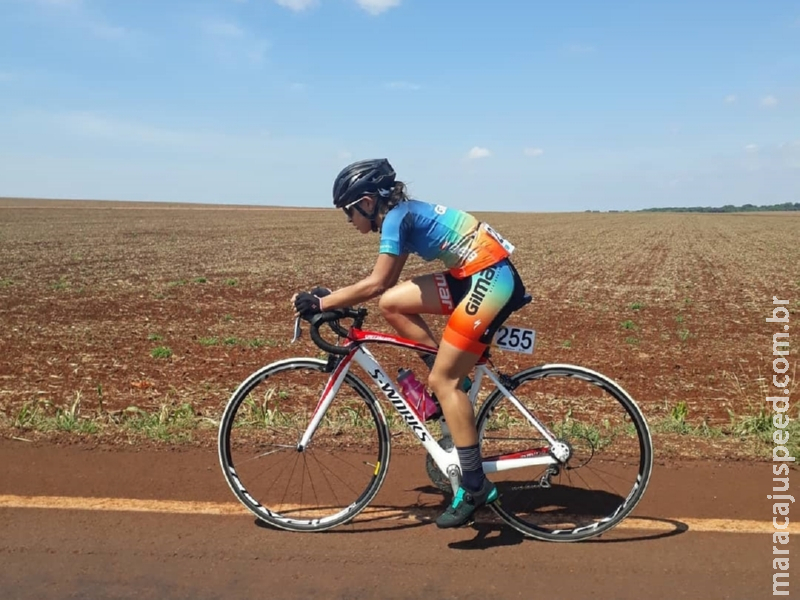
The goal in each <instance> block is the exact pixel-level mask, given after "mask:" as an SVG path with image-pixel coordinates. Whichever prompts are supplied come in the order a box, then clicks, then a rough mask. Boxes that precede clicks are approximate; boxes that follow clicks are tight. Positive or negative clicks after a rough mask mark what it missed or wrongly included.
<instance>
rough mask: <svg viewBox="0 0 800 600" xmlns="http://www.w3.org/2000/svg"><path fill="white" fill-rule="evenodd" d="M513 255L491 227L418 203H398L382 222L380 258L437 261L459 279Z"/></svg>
mask: <svg viewBox="0 0 800 600" xmlns="http://www.w3.org/2000/svg"><path fill="white" fill-rule="evenodd" d="M513 251H514V246H513V245H511V244H510V243H508V242H507V241H506V240H504V239H503V238H502V237H500V235H498V234H497V232H495V231H494V230H493V229H492V228H491V227H489V226H488V225H486V224H485V223H481V222H480V221H478V219H476V218H475V217H474V216H472V215H471V214H469V213H466V212H464V211H461V210H458V209H455V208H448V207H445V206H442V205H440V204H429V203H427V202H421V201H419V200H408V201H405V202H400V203H399V204H398V205H397V206H395V207H394V208H392V209H391V210H390V211H389V212H388V213H386V216H385V217H384V219H383V224H382V226H381V244H380V253H381V254H393V255H400V254H405V253H409V254H412V253H413V254H417V255H418V256H420V257H421V258H422V259H423V260H426V261H432V260H435V259H439V260H441V261H442V262H443V263H444V265H445V267H447V269H449V271H450V273H451V274H452V275H453V276H454V277H457V278H459V279H463V278H464V277H469V276H470V275H473V274H475V273H477V272H478V271H481V270H483V269H485V268H486V267H489V266H491V265H493V264H495V263H497V262H499V261H501V260H503V259H504V258H506V257H508V256H509V255H510V254H511V253H512V252H513Z"/></svg>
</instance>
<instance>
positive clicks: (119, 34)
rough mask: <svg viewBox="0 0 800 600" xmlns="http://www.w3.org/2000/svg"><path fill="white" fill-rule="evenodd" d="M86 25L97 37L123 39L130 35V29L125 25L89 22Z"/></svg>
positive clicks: (111, 39)
mask: <svg viewBox="0 0 800 600" xmlns="http://www.w3.org/2000/svg"><path fill="white" fill-rule="evenodd" d="M86 26H87V27H88V28H89V30H90V31H91V32H92V33H93V34H94V35H95V37H99V38H101V39H104V40H110V41H113V40H121V39H123V38H125V37H127V36H128V35H130V31H129V30H128V29H126V28H125V27H117V26H116V25H108V24H107V23H100V22H89V23H87V24H86Z"/></svg>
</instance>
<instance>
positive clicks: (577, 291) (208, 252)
mask: <svg viewBox="0 0 800 600" xmlns="http://www.w3.org/2000/svg"><path fill="white" fill-rule="evenodd" d="M479 216H481V217H482V218H485V219H486V220H487V221H489V222H490V223H491V224H492V225H493V226H495V227H496V228H497V229H498V230H500V231H501V232H502V233H503V235H504V236H505V237H507V238H508V239H510V240H512V241H513V243H515V244H516V246H517V251H516V252H515V256H514V262H515V264H516V265H517V266H518V269H519V271H520V273H521V274H522V276H523V278H524V280H525V281H526V283H527V286H528V289H529V291H530V293H531V294H532V295H533V297H534V302H533V303H532V304H531V305H528V306H527V307H525V308H524V309H523V310H522V311H520V312H519V313H517V314H514V315H512V317H511V318H510V320H509V324H514V325H519V326H523V327H530V328H535V329H536V331H537V346H536V351H535V352H534V354H533V355H525V354H514V353H508V352H502V351H495V354H494V356H495V363H496V365H497V366H498V367H499V368H500V369H501V370H503V371H506V372H509V373H511V372H514V371H517V370H519V369H522V368H524V367H528V366H531V365H533V364H540V363H544V362H568V363H575V364H581V365H583V366H586V367H589V368H592V369H596V370H598V371H600V372H602V373H605V374H607V375H608V376H610V377H611V378H612V379H615V380H616V381H618V382H619V383H620V384H621V385H622V386H623V387H625V388H626V389H627V390H628V391H629V392H630V393H631V394H632V396H633V397H634V398H635V399H636V400H637V402H638V403H639V404H640V405H641V407H642V408H643V410H644V412H645V415H646V416H647V418H648V419H649V420H651V422H653V423H655V422H658V421H659V420H662V419H665V418H669V416H670V415H671V414H672V413H673V411H674V410H675V408H676V406H678V405H679V404H680V403H681V402H685V403H686V408H687V409H688V414H687V417H686V418H687V421H689V422H691V423H693V424H700V423H703V422H705V423H706V424H709V425H715V424H716V425H724V424H728V423H730V420H731V412H732V413H733V414H735V415H739V416H740V415H756V414H758V412H759V411H761V410H763V409H764V407H765V406H766V404H765V402H764V398H765V397H766V396H767V395H769V393H770V389H771V379H770V378H771V373H772V359H773V356H772V335H773V333H775V332H776V331H777V329H776V327H777V326H776V325H775V324H772V323H767V322H765V318H766V317H768V316H770V314H771V311H772V308H773V304H772V298H773V296H777V297H779V298H782V299H787V300H789V301H790V304H789V307H790V312H791V318H792V319H794V318H796V316H797V313H798V309H799V308H800V295H799V294H798V291H799V290H800V249H799V248H798V246H797V245H796V244H788V243H787V240H789V239H794V237H796V233H797V231H800V215H797V214H791V213H787V214H780V213H764V214H657V213H652V214H650V213H621V214H588V213H587V214H511V213H482V214H480V215H479ZM377 241H378V240H377V237H376V236H362V235H360V234H358V233H357V232H356V231H355V229H354V228H352V226H350V225H348V224H347V223H346V222H345V220H344V219H343V217H342V215H341V213H340V212H339V211H333V210H322V209H320V210H289V209H275V208H258V207H226V206H207V205H206V206H204V205H161V204H147V203H123V202H88V201H87V202H82V201H45V200H23V199H5V200H0V321H2V323H3V327H2V328H0V347H2V353H0V426H1V427H2V431H3V432H4V435H5V436H7V437H10V436H21V437H25V438H27V439H41V438H42V437H44V438H46V439H49V440H51V441H54V442H58V443H61V442H64V443H80V444H89V445H96V444H116V443H123V444H127V443H130V441H131V438H130V436H129V434H128V433H126V432H125V431H124V430H121V429H120V428H115V427H112V426H111V425H113V423H114V419H115V415H116V417H118V416H119V415H120V414H121V411H124V410H125V409H128V408H129V407H139V408H141V409H143V410H146V411H158V410H167V411H170V410H177V407H179V406H181V405H183V404H188V405H190V406H191V411H193V413H194V414H195V415H199V416H204V417H207V418H208V429H209V431H204V430H202V429H201V430H198V431H197V432H194V433H193V434H192V435H191V436H190V437H191V439H192V440H193V441H194V442H195V443H209V444H210V443H213V431H211V430H213V423H214V421H215V420H217V419H218V418H219V414H220V412H221V409H222V407H223V406H224V403H225V402H226V400H227V398H228V397H229V395H230V393H231V392H232V390H233V389H234V388H235V387H236V385H237V384H238V383H239V382H240V381H241V380H242V379H243V378H244V377H246V376H247V375H248V374H249V373H251V372H252V371H254V370H256V369H257V368H259V367H260V366H262V365H265V364H267V363H269V362H272V361H274V360H277V359H281V358H285V357H289V356H295V355H312V356H316V355H319V350H318V349H317V348H316V347H314V346H313V344H312V343H311V342H310V340H309V338H308V337H307V336H305V337H304V338H303V340H302V341H301V342H299V343H297V344H295V345H291V344H290V343H289V339H290V337H291V334H292V308H291V306H290V301H289V299H290V297H291V295H292V294H293V293H294V292H296V291H299V290H302V289H308V288H310V287H312V286H314V285H317V284H323V285H327V286H330V287H334V288H335V287H341V286H344V285H346V284H349V283H352V282H354V281H356V280H357V279H359V278H361V277H363V276H365V275H367V274H368V273H369V272H370V270H371V268H372V265H373V263H374V260H375V257H376V252H377ZM438 268H439V266H438V264H427V263H424V262H422V261H421V260H417V259H414V258H413V257H412V259H411V260H410V261H409V265H408V267H407V270H406V272H405V273H404V277H411V276H413V275H414V274H419V273H425V272H430V271H432V270H436V269H438ZM366 306H367V307H368V308H369V309H370V310H371V311H372V314H371V317H370V318H369V319H368V321H367V323H366V326H367V328H372V329H375V330H379V331H389V329H388V327H387V326H386V324H385V323H384V322H383V321H382V320H381V318H380V316H379V311H378V309H377V301H370V302H368V303H367V304H366ZM431 322H432V323H434V326H435V329H436V330H437V331H438V330H439V329H438V328H440V327H441V325H442V320H441V318H438V317H434V318H432V319H431ZM158 352H162V353H163V354H165V355H166V356H163V357H160V356H161V355H159V354H158ZM376 354H377V356H378V357H379V359H381V360H384V361H385V366H386V367H387V368H390V369H396V368H397V367H399V366H411V367H412V368H417V369H420V370H421V369H423V367H422V366H421V364H420V363H419V362H418V361H417V359H416V358H414V357H411V356H409V355H408V354H404V353H403V351H398V350H391V349H384V348H378V349H376ZM796 357H797V346H796V345H792V350H791V355H790V356H789V357H788V358H789V361H790V363H791V370H790V371H789V374H790V375H791V376H792V384H791V391H793V392H794V391H795V390H796V385H797V381H798V380H797V378H796V377H794V373H795V368H796ZM25 407H27V410H28V413H30V411H31V410H33V409H34V408H36V409H37V410H39V411H40V413H41V414H45V413H47V414H51V415H52V414H57V413H58V411H59V410H61V412H62V414H63V413H67V414H70V412H69V411H70V410H71V411H72V413H71V414H73V415H78V416H84V417H91V418H94V419H96V420H97V422H98V424H99V425H100V427H99V431H97V432H94V433H76V432H75V428H74V427H73V428H70V426H69V425H68V426H66V427H61V430H60V431H59V430H54V431H49V432H43V431H41V428H39V429H40V430H39V431H33V430H31V429H32V428H31V427H27V428H26V427H25V426H24V423H23V422H24V418H23V419H21V418H20V416H21V415H22V416H23V417H24V416H25V413H24V410H25ZM795 410H796V407H793V408H792V411H793V413H794V411H795ZM794 414H797V413H794ZM117 420H118V419H117ZM107 425H108V426H107ZM33 429H36V428H35V427H34V428H33ZM65 429H66V433H65V431H64V430H65ZM670 435H671V434H670ZM670 435H668V434H664V439H665V440H667V441H669V439H673V441H674V438H675V436H674V435H673V436H672V438H670ZM663 447H664V449H665V450H664V451H665V452H668V453H675V452H686V453H688V454H689V455H695V456H699V455H708V454H709V453H711V454H712V455H719V456H752V455H754V453H755V455H757V456H766V453H768V452H769V448H753V447H751V446H747V445H744V446H743V445H742V444H741V443H739V441H738V440H735V439H729V438H728V437H722V438H719V437H709V438H708V439H703V440H699V441H698V442H697V443H696V444H694V443H693V444H692V445H691V447H690V448H687V444H682V443H680V440H678V443H673V444H669V443H666V442H665V443H664V444H663Z"/></svg>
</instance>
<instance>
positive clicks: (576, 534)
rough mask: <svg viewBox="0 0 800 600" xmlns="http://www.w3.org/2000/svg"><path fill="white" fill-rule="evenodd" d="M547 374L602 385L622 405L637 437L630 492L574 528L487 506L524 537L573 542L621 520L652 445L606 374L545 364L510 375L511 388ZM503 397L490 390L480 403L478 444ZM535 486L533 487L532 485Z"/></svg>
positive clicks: (637, 491)
mask: <svg viewBox="0 0 800 600" xmlns="http://www.w3.org/2000/svg"><path fill="white" fill-rule="evenodd" d="M548 377H562V378H563V377H567V378H575V379H580V380H583V381H585V382H587V383H590V384H592V385H594V386H598V387H600V388H602V389H603V390H604V391H606V392H608V394H610V395H611V397H613V398H614V399H616V400H617V401H618V402H619V403H620V404H621V405H622V407H623V408H624V410H625V412H626V413H627V414H628V416H629V417H630V420H631V423H632V424H633V426H634V428H635V431H636V436H637V438H638V448H639V463H638V473H637V477H636V481H635V483H634V484H633V487H632V489H631V491H630V492H629V493H628V495H627V496H626V497H625V498H624V500H623V502H622V504H621V505H620V506H619V507H618V508H617V510H616V511H615V512H614V513H613V514H612V515H610V516H609V517H606V518H604V519H601V520H600V521H599V522H597V523H594V524H592V525H590V526H584V527H577V528H574V529H564V530H550V529H545V528H542V527H538V526H536V525H532V524H531V523H528V522H526V521H524V520H523V519H520V518H518V517H517V516H516V515H515V513H514V512H513V511H512V510H509V509H508V508H507V507H506V506H505V505H504V504H503V502H502V497H501V500H500V502H496V503H494V504H492V505H490V506H491V508H492V509H493V510H494V512H495V513H496V514H497V515H498V516H499V517H500V518H501V519H502V520H503V521H505V522H506V523H507V524H508V525H510V526H511V527H513V528H514V529H516V530H517V531H519V532H521V533H523V534H524V535H526V536H529V537H532V538H535V539H538V540H541V541H548V542H576V541H580V540H585V539H589V538H593V537H596V536H598V535H601V534H603V533H605V532H607V531H609V530H610V529H612V528H613V527H615V526H616V525H618V524H619V523H620V522H622V520H623V519H625V518H626V517H627V516H628V515H629V514H630V513H631V511H633V509H634V508H635V507H636V505H637V504H638V503H639V501H640V500H641V498H642V496H643V495H644V492H645V490H646V489H647V485H648V483H649V481H650V477H651V474H652V469H653V446H652V438H651V435H650V430H649V427H648V425H647V421H646V420H645V418H644V415H643V414H642V412H641V410H640V409H639V407H638V405H637V404H636V402H635V401H634V400H633V398H632V397H631V396H630V395H629V394H628V393H627V392H626V391H625V390H624V389H623V388H622V387H621V386H620V385H619V384H617V383H616V382H614V381H612V380H611V379H609V378H608V377H606V376H604V375H602V374H600V373H597V372H595V371H592V370H590V369H587V368H584V367H580V366H577V365H566V364H547V365H540V366H536V367H532V368H530V369H526V370H524V371H520V372H519V373H517V374H515V375H513V376H511V378H510V379H511V384H510V387H511V389H516V388H517V387H518V386H520V385H521V384H523V383H526V382H530V381H537V380H541V379H545V378H548ZM505 398H506V396H505V395H504V394H503V393H502V392H501V391H500V390H499V389H496V390H494V391H493V392H492V393H491V394H490V395H489V397H488V398H487V399H486V401H485V402H484V403H483V405H482V406H481V410H480V412H479V413H478V417H477V419H476V422H477V426H478V434H479V439H480V440H481V442H480V443H481V445H483V441H484V433H485V430H486V427H487V422H488V419H489V418H490V417H491V416H492V412H493V411H494V409H495V408H496V406H497V405H498V403H500V402H501V401H502V400H503V399H505ZM534 487H535V486H534Z"/></svg>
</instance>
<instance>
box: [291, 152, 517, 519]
mask: <svg viewBox="0 0 800 600" xmlns="http://www.w3.org/2000/svg"><path fill="white" fill-rule="evenodd" d="M333 205H334V206H335V207H337V208H341V209H342V210H344V212H345V214H346V215H347V218H348V220H349V221H350V222H351V223H352V224H353V225H354V226H355V227H356V228H357V229H358V231H360V232H361V233H364V234H366V233H370V232H378V233H380V247H379V251H378V258H377V261H376V263H375V266H374V268H373V270H372V273H371V274H370V275H368V276H367V277H365V278H364V279H362V280H361V281H358V282H356V283H354V284H352V285H349V286H347V287H343V288H341V289H338V290H335V291H332V292H331V291H330V290H327V289H324V288H317V289H315V290H312V291H311V292H302V293H299V294H296V295H295V296H293V298H292V302H293V305H294V308H295V310H296V311H297V313H298V314H299V315H301V316H302V317H304V318H307V319H308V318H310V317H312V316H313V315H314V314H316V313H318V312H322V311H325V310H332V309H335V308H345V307H349V306H353V305H355V304H358V303H362V302H365V301H367V300H370V299H372V298H375V297H377V296H380V297H381V298H380V300H379V303H378V306H379V308H380V310H381V313H382V315H383V316H384V318H385V319H386V320H387V321H388V322H389V324H390V325H391V326H392V327H393V328H394V329H395V330H396V331H397V333H398V334H399V335H401V336H404V337H406V338H408V339H411V340H414V341H416V342H419V343H423V344H427V345H430V346H434V347H438V348H439V352H438V354H437V355H436V356H435V357H433V356H430V355H427V358H428V359H430V360H426V363H427V364H428V366H429V367H430V374H429V376H428V380H427V384H428V387H429V388H430V389H431V391H432V392H433V394H434V395H435V396H436V398H437V399H438V401H439V403H440V405H441V408H442V411H443V413H444V416H445V419H446V420H447V424H448V426H449V427H450V431H451V434H452V438H453V442H454V444H455V447H456V450H457V452H458V457H459V462H460V463H461V469H462V482H461V487H460V488H459V490H458V491H457V493H456V494H455V496H454V498H453V502H452V503H451V504H450V506H449V507H448V508H447V510H446V511H445V512H444V513H443V514H442V515H441V516H440V517H439V518H438V519H437V520H436V524H437V526H438V527H441V528H446V527H458V526H461V525H463V524H465V523H467V522H468V521H470V520H471V517H472V514H473V513H474V512H475V510H476V509H477V508H478V507H480V506H483V505H485V504H488V503H491V502H494V501H495V500H497V497H498V493H497V489H496V487H495V486H494V484H493V483H492V482H490V481H489V480H488V479H486V477H485V475H484V473H483V467H482V457H481V453H480V448H479V445H478V432H477V429H476V426H475V414H474V412H473V408H472V404H471V403H470V401H469V399H468V398H467V395H466V393H465V392H464V391H463V390H462V382H463V381H464V379H465V377H466V376H467V375H468V374H469V372H470V371H471V370H472V367H473V366H474V365H475V363H476V362H477V360H478V359H479V358H480V357H481V355H482V354H483V352H484V350H485V349H486V347H487V346H488V345H489V344H490V343H491V341H492V338H493V336H494V334H495V333H496V332H497V330H498V328H499V327H500V325H501V324H502V323H503V321H505V319H506V318H507V317H508V316H509V314H510V313H511V312H512V311H513V309H514V308H515V307H516V306H518V304H519V302H520V300H521V298H522V297H523V296H524V294H525V286H524V285H523V283H522V281H521V279H520V277H519V275H518V273H517V271H516V269H515V268H514V266H513V265H512V264H511V261H510V260H509V256H510V254H511V253H512V252H513V250H514V247H513V246H512V245H511V244H509V243H508V242H507V241H506V240H504V239H503V238H502V237H500V235H499V234H497V232H495V231H494V230H493V229H492V228H491V227H489V226H488V225H486V224H485V223H481V222H480V221H478V219H476V218H475V217H474V216H472V215H471V214H469V213H466V212H463V211H460V210H457V209H454V208H448V207H444V206H441V205H437V204H429V203H426V202H420V201H418V200H412V199H410V198H409V197H408V196H407V194H406V186H405V184H404V183H403V182H402V181H398V180H396V179H395V171H394V169H393V168H392V166H391V165H390V164H389V161H388V160H386V159H373V160H363V161H358V162H355V163H353V164H351V165H348V166H347V167H345V168H344V169H342V171H341V172H340V173H339V175H338V176H337V177H336V180H335V181H334V184H333ZM410 253H414V254H417V255H418V256H420V257H421V258H422V259H423V260H426V261H432V260H434V259H439V260H440V261H441V262H442V263H443V264H444V266H445V268H446V270H445V271H443V272H439V273H433V274H429V275H423V276H421V277H415V278H413V279H411V280H409V281H404V282H402V283H400V284H397V282H398V280H399V278H400V272H401V271H402V269H403V266H404V265H405V262H406V259H407V258H408V255H409V254H410ZM422 314H438V315H450V317H449V319H448V321H447V324H446V326H445V329H444V333H443V336H442V341H441V344H437V343H436V340H435V339H434V336H433V334H432V333H431V330H430V329H429V327H428V325H427V324H426V323H425V321H424V320H423V318H422V317H421V315H422ZM434 358H435V360H434Z"/></svg>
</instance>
